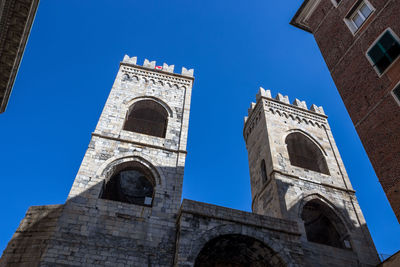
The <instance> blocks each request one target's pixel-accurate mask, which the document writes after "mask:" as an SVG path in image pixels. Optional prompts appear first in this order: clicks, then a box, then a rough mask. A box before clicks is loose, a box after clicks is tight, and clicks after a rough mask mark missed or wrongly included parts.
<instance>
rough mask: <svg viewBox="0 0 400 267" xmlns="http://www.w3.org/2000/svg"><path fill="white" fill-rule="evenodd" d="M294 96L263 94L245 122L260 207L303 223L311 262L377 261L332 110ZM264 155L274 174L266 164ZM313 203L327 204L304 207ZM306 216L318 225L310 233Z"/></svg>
mask: <svg viewBox="0 0 400 267" xmlns="http://www.w3.org/2000/svg"><path fill="white" fill-rule="evenodd" d="M287 103H288V98H287V97H283V96H282V95H281V94H278V96H277V97H276V99H273V98H271V97H265V96H259V99H258V101H257V104H256V106H255V107H254V108H253V109H252V112H251V113H250V114H249V117H248V119H247V121H246V122H245V126H244V131H243V133H244V138H245V141H246V147H247V150H248V159H249V166H250V181H251V189H252V199H253V203H252V210H253V212H255V213H257V214H262V215H267V216H272V217H276V218H282V219H286V220H291V221H293V222H297V223H298V226H299V232H300V233H301V238H300V239H301V241H302V250H303V252H304V261H305V263H306V265H307V266H324V264H325V263H326V262H327V261H328V262H329V264H330V266H356V265H357V262H361V263H362V264H364V265H367V266H375V265H376V264H377V263H378V262H379V259H378V256H377V252H376V249H375V247H374V244H373V242H372V239H371V236H370V234H369V231H368V228H367V226H366V222H365V220H364V217H363V215H362V212H361V209H360V207H359V205H358V202H357V200H356V197H355V192H354V190H353V189H352V186H351V183H350V180H349V178H348V176H347V173H346V170H345V167H344V165H343V162H342V159H341V157H340V154H339V151H338V148H337V147H336V144H335V141H334V138H333V136H332V132H331V130H330V127H329V124H328V121H327V116H325V115H324V113H323V109H322V107H319V108H317V107H316V106H315V105H313V106H312V107H311V110H308V109H307V106H306V105H305V103H303V102H302V101H300V100H298V99H296V100H295V102H294V105H287ZM294 135H296V138H292V137H293V136H294ZM298 137H301V138H298ZM302 140H305V141H302ZM291 151H293V152H292V154H291ZM263 160H264V162H265V166H266V171H267V177H268V179H265V178H263V171H264V169H260V166H264V164H262V161H263ZM307 203H314V204H313V205H311V206H312V207H310V208H320V209H321V210H319V211H318V212H316V211H311V212H308V213H307V212H304V210H303V209H305V208H307V207H308V206H307ZM304 214H308V216H315V215H313V214H317V216H316V217H315V218H306V217H304ZM302 216H303V217H302ZM321 216H322V217H321ZM317 219H318V220H319V221H318V222H317V223H314V221H315V220H317ZM307 223H314V224H313V225H314V227H316V229H315V228H314V230H313V231H309V232H307V231H306V230H307V229H308V228H307V227H305V226H306V224H307ZM321 227H322V228H321ZM335 228H336V229H335ZM329 229H330V232H329ZM324 230H327V231H328V233H324ZM313 234H314V237H312V235H313ZM316 234H317V235H323V236H324V238H326V239H328V238H334V236H337V237H336V238H337V240H335V241H333V240H321V239H323V238H322V237H321V236H320V237H318V238H316V237H315V235H316ZM310 240H312V241H314V242H310ZM315 241H317V242H315ZM326 244H330V245H329V246H327V245H326ZM334 246H338V247H341V248H336V247H334ZM346 246H347V247H346ZM322 255H323V256H322Z"/></svg>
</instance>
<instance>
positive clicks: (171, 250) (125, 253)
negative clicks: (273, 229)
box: [0, 56, 194, 266]
mask: <svg viewBox="0 0 400 267" xmlns="http://www.w3.org/2000/svg"><path fill="white" fill-rule="evenodd" d="M136 61H137V60H136V57H133V58H129V57H128V56H125V57H124V60H123V61H122V62H121V63H120V68H119V71H118V74H117V77H116V79H115V82H114V85H113V87H112V90H111V92H110V95H109V97H108V99H107V102H106V104H105V107H104V109H103V111H102V114H101V116H100V119H99V122H98V124H97V126H96V129H95V131H94V132H93V133H92V138H91V141H90V144H89V147H88V149H87V151H86V154H85V156H84V158H83V161H82V164H81V167H80V169H79V171H78V174H77V176H76V178H75V181H74V183H73V185H72V189H71V191H70V193H69V196H68V200H67V202H66V204H64V205H55V206H43V207H40V208H35V207H33V208H30V210H29V211H28V213H27V216H26V217H25V219H24V220H23V221H22V223H21V225H20V227H19V229H18V230H17V233H16V234H15V235H14V236H13V239H12V240H11V241H10V243H9V245H8V247H7V249H6V250H5V252H4V254H3V257H2V259H1V262H0V265H2V264H5V265H7V264H11V263H14V264H16V263H21V262H23V263H24V264H27V265H26V266H37V265H40V266H54V265H63V266H99V265H101V266H117V265H118V266H120V265H122V266H132V265H134V266H172V265H173V261H174V254H175V240H176V226H175V225H176V217H177V213H178V210H179V207H180V204H181V194H182V182H183V171H184V166H185V158H186V142H187V134H188V123H189V111H190V98H191V90H192V84H193V80H194V78H193V70H187V69H185V68H183V69H182V73H181V74H176V73H174V72H173V71H174V66H173V65H172V66H168V65H166V64H164V65H163V66H162V67H161V66H160V67H159V66H156V65H155V64H156V63H155V61H152V62H149V61H148V60H145V61H144V64H143V66H139V65H137V64H136V63H137V62H136ZM33 232H34V233H35V234H33V235H32V233H33ZM21 233H22V234H21ZM38 233H39V234H38ZM36 243H37V244H39V246H36V248H35V249H32V248H31V247H32V244H36ZM16 251H18V252H19V253H16ZM27 255H29V257H27ZM23 257H26V259H25V261H23V260H21V259H22V258H23ZM64 264H65V265H64Z"/></svg>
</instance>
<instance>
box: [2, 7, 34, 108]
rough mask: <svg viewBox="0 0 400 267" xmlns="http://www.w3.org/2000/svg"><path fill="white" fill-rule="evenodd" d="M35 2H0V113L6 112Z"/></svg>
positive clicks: (26, 39) (32, 17)
mask: <svg viewBox="0 0 400 267" xmlns="http://www.w3.org/2000/svg"><path fill="white" fill-rule="evenodd" d="M38 5H39V0H2V1H0V113H2V112H4V111H5V110H6V107H7V104H8V100H9V97H10V94H11V90H12V88H13V85H14V81H15V78H16V76H17V72H18V68H19V64H20V63H21V59H22V55H23V54H24V50H25V46H26V42H27V41H28V37H29V33H30V31H31V27H32V23H33V20H34V18H35V14H36V10H37V7H38Z"/></svg>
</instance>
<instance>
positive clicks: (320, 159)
mask: <svg viewBox="0 0 400 267" xmlns="http://www.w3.org/2000/svg"><path fill="white" fill-rule="evenodd" d="M285 142H286V145H287V150H288V153H289V160H290V164H291V165H293V166H297V167H301V168H305V169H308V170H312V171H315V172H320V173H323V174H328V175H329V170H328V165H327V164H326V160H325V157H324V154H322V151H321V149H319V147H318V146H317V145H316V144H315V143H314V142H313V141H311V140H310V138H308V137H306V136H305V135H304V134H302V133H299V132H295V133H291V134H289V135H288V136H287V137H286V141H285Z"/></svg>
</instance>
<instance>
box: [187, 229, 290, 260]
mask: <svg viewBox="0 0 400 267" xmlns="http://www.w3.org/2000/svg"><path fill="white" fill-rule="evenodd" d="M194 266H195V267H206V266H207V267H220V266H224V267H258V266H260V267H261V266H286V264H285V263H284V261H283V260H282V259H281V258H280V257H279V256H278V255H277V254H276V252H274V251H273V250H272V249H271V248H269V247H268V246H267V245H266V244H264V243H263V242H261V241H260V240H258V239H255V238H253V237H250V236H245V235H240V234H229V235H221V236H218V237H216V238H214V239H211V240H210V241H208V242H207V243H206V244H205V245H204V247H203V248H202V249H201V251H200V253H199V255H198V256H197V258H196V261H195V264H194Z"/></svg>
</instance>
